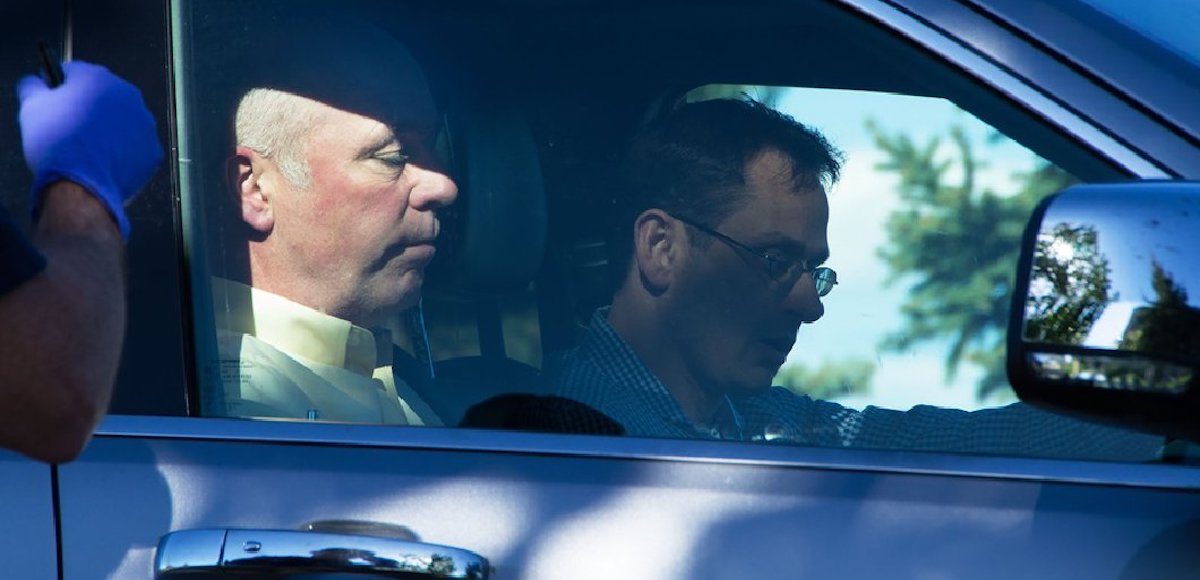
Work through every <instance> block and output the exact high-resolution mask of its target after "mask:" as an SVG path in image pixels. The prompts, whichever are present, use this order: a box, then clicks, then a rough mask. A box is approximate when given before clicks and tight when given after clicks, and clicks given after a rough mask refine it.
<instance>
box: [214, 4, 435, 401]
mask: <svg viewBox="0 0 1200 580" xmlns="http://www.w3.org/2000/svg"><path fill="white" fill-rule="evenodd" d="M299 26H300V28H305V29H307V32H310V33H313V34H315V35H317V36H316V37H315V38H316V40H313V38H314V36H313V35H312V34H304V32H305V30H300V29H298V28H296V27H295V26H292V27H289V26H287V25H285V24H279V23H276V28H275V30H276V32H275V33H272V30H270V29H267V30H262V31H256V34H257V33H259V32H261V34H260V35H259V36H257V37H256V46H263V47H269V48H264V50H267V51H273V53H270V54H267V55H261V54H260V55H259V56H258V59H259V60H258V61H257V68H258V70H257V71H251V73H250V75H249V76H250V77H251V79H250V81H248V82H247V83H246V85H245V86H246V88H247V90H245V91H241V92H240V94H241V96H240V98H239V100H238V101H237V107H236V117H235V130H236V139H235V141H236V142H235V144H234V150H233V155H232V156H231V157H229V158H228V160H227V161H226V168H225V169H226V181H227V184H228V189H229V191H230V192H231V193H232V194H233V204H232V205H233V208H234V209H233V212H234V214H235V215H236V217H237V218H238V220H239V221H240V223H241V226H242V227H241V228H240V229H241V231H242V232H243V233H244V235H245V250H246V255H245V258H246V261H247V264H246V268H245V270H246V271H244V272H243V273H242V274H241V276H238V277H244V278H245V279H241V280H231V279H225V278H218V279H216V280H215V281H214V312H215V315H216V326H217V338H218V347H219V351H220V359H221V378H222V383H223V385H224V392H223V393H221V395H222V396H221V397H219V398H215V399H217V400H222V401H223V403H222V405H223V407H224V408H223V410H222V409H221V408H218V409H217V412H218V413H221V414H225V415H231V416H254V417H286V418H302V419H317V420H329V421H348V422H369V423H391V424H429V423H436V422H437V418H436V417H434V416H433V415H432V413H431V412H430V411H429V409H428V407H427V406H426V405H424V404H423V403H422V402H420V400H419V398H417V397H416V395H415V393H413V392H412V391H411V390H410V389H408V388H407V386H406V385H404V383H403V382H402V381H397V380H395V379H394V377H393V373H392V369H391V354H392V351H393V346H392V342H391V339H390V336H389V335H388V333H387V332H386V331H384V330H381V328H382V327H384V326H386V324H387V323H388V322H389V320H390V319H391V318H392V317H394V316H395V315H396V314H398V313H399V312H401V311H402V310H404V309H407V308H411V307H413V306H415V305H417V303H418V301H419V300H420V292H421V284H422V280H423V277H424V269H425V267H426V266H427V265H428V264H429V262H430V261H431V260H432V259H433V256H434V246H433V242H434V240H435V238H436V237H437V235H438V230H439V222H438V217H437V211H438V210H439V209H440V208H443V207H445V206H447V205H449V204H450V203H452V202H453V201H454V199H455V197H456V195H457V189H456V187H455V184H454V182H453V181H451V180H450V178H449V177H447V176H446V174H445V173H443V172H442V170H441V169H440V168H439V167H438V166H437V164H436V163H435V162H434V160H433V156H432V152H431V151H430V150H429V143H430V142H431V141H432V139H431V136H432V135H433V133H434V131H435V128H436V124H437V115H436V110H435V108H434V103H433V98H432V96H431V95H430V92H429V89H428V86H427V84H426V81H425V79H424V77H423V75H422V73H421V70H420V69H419V67H418V66H417V64H416V62H415V61H414V60H413V58H412V57H411V56H410V55H409V54H408V52H407V51H406V50H405V48H404V47H403V46H401V45H400V44H399V43H398V42H396V41H395V39H393V38H392V37H391V36H389V35H388V34H386V33H384V32H383V31H381V30H379V29H377V28H375V27H373V26H370V25H368V24H366V23H362V22H349V21H345V22H343V21H335V22H327V21H323V22H321V23H320V24H319V25H318V24H314V23H311V22H309V23H305V24H301V25H299ZM262 35H266V36H268V37H269V38H267V39H265V40H264V39H263V38H262ZM272 54H273V55H274V57H275V60H274V61H272V60H271V59H272ZM356 72H357V73H359V74H358V75H355V74H354V73H356ZM351 83H355V84H351ZM226 275H227V276H229V274H226ZM231 277H233V276H231ZM209 399H210V400H212V399H214V397H210V398H209Z"/></svg>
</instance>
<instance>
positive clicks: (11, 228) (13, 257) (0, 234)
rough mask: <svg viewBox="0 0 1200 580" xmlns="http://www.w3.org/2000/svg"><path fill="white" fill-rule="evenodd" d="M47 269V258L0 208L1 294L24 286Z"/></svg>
mask: <svg viewBox="0 0 1200 580" xmlns="http://www.w3.org/2000/svg"><path fill="white" fill-rule="evenodd" d="M45 268H46V258H45V257H44V256H42V253H41V252H39V251H38V250H37V248H35V247H33V244H32V243H30V242H29V239H28V238H26V237H25V235H24V234H22V233H21V230H19V229H18V228H17V224H16V223H14V222H13V220H12V217H11V216H9V215H8V212H6V211H4V208H3V207H0V294H6V293H8V291H10V290H12V289H13V288H16V287H17V286H20V285H21V284H24V283H25V282H26V281H28V280H29V279H30V278H32V277H34V276H35V275H37V273H38V272H41V271H42V270H43V269H45Z"/></svg>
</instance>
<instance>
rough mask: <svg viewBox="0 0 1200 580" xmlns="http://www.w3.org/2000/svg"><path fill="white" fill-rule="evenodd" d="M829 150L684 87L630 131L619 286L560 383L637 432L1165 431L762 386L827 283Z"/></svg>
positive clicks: (913, 438) (1096, 451) (777, 119)
mask: <svg viewBox="0 0 1200 580" xmlns="http://www.w3.org/2000/svg"><path fill="white" fill-rule="evenodd" d="M840 169H841V153H840V152H838V151H837V150H836V149H835V148H834V147H833V146H832V145H830V144H829V143H828V142H827V141H826V140H825V138H824V137H823V136H822V135H821V134H820V133H818V132H817V131H815V130H812V129H810V128H808V127H805V126H804V125H801V124H800V123H797V122H796V121H794V120H793V119H791V118H790V117H788V116H786V115H783V114H781V113H779V112H776V111H774V110H772V109H770V108H768V107H766V106H764V105H761V104H759V103H755V102H753V101H749V100H730V99H721V100H712V101H704V102H699V103H691V104H687V105H683V106H681V107H679V108H677V109H676V110H674V111H673V112H672V113H670V114H669V115H668V116H666V117H665V118H663V119H661V120H659V121H657V122H655V123H653V124H651V125H649V126H648V127H647V128H645V129H644V130H643V131H642V132H641V133H640V134H639V135H638V136H637V137H636V138H635V140H634V143H633V145H632V147H631V149H630V153H629V156H628V159H627V164H626V175H625V179H624V181H625V183H624V184H623V189H622V191H621V195H622V199H619V200H618V203H617V205H618V213H619V216H618V220H619V221H618V224H619V227H618V229H617V232H616V236H617V237H616V239H615V241H614V244H613V250H614V252H613V256H612V257H613V259H612V266H613V272H614V274H616V275H617V277H618V280H617V281H616V286H617V289H616V291H615V294H614V296H613V301H612V306H611V307H608V308H602V309H600V310H599V311H597V313H596V314H595V315H594V317H593V319H592V322H591V324H590V326H589V328H588V332H587V335H586V337H585V338H584V340H583V343H582V344H581V345H580V347H579V348H578V349H576V350H575V351H573V352H572V353H571V354H570V355H569V356H568V357H567V359H566V361H565V362H564V364H563V367H562V372H561V375H560V376H559V377H558V378H557V384H558V388H559V392H560V394H562V395H564V396H567V397H571V398H573V399H575V400H578V401H580V402H582V403H585V404H588V405H590V406H592V407H595V408H596V409H598V410H599V411H601V412H603V413H605V414H607V415H609V416H610V417H612V418H613V419H615V420H616V421H617V422H619V423H621V424H622V425H623V426H624V427H625V429H626V431H627V432H628V434H630V435H635V436H644V437H683V438H716V439H733V440H743V441H756V440H768V441H769V440H783V441H790V442H795V443H803V444H811V445H831V446H851V445H853V446H862V447H883V448H903V449H937V450H941V451H946V450H961V451H973V452H994V453H1018V454H1029V453H1036V454H1040V455H1057V454H1063V455H1073V456H1075V457H1080V456H1095V457H1108V458H1130V457H1133V458H1140V459H1146V458H1150V457H1153V456H1154V454H1155V453H1156V452H1157V450H1158V448H1159V446H1160V443H1161V440H1160V439H1157V438H1152V437H1144V436H1132V435H1130V434H1128V433H1126V432H1124V431H1118V430H1114V429H1109V428H1106V427H1100V426H1095V425H1091V424H1087V423H1082V422H1078V421H1074V420H1071V419H1067V418H1064V417H1060V416H1057V415H1052V414H1050V413H1047V412H1044V411H1040V410H1037V409H1033V408H1031V407H1028V406H1026V405H1023V404H1015V405H1010V406H1008V407H1003V408H999V409H987V410H983V411H977V412H972V413H968V412H965V411H960V410H954V409H941V408H935V407H929V406H918V407H915V408H913V409H912V410H909V411H906V412H902V411H894V410H889V409H880V408H876V407H868V408H867V409H866V410H864V411H857V410H854V409H849V408H846V407H842V406H841V405H838V404H836V403H831V402H828V401H817V400H813V399H811V398H808V397H806V396H802V395H797V394H795V393H793V392H791V391H789V390H787V389H783V388H780V387H772V386H771V380H772V379H773V378H774V376H775V374H776V372H777V371H778V370H779V367H780V366H781V365H782V364H783V362H784V361H785V359H786V357H787V355H788V353H789V351H790V350H791V348H792V344H793V342H794V341H795V338H796V334H797V332H799V331H800V330H801V326H802V325H804V324H811V323H813V322H816V321H817V320H818V319H819V318H821V315H822V314H824V306H823V305H822V303H821V297H822V296H824V295H826V294H828V293H829V292H830V291H831V290H833V288H834V286H835V285H836V284H837V283H838V280H837V274H836V273H835V272H834V271H833V270H832V269H830V268H828V267H825V266H823V265H822V264H823V263H824V262H825V260H826V259H827V258H828V257H829V244H828V241H827V238H826V230H827V226H828V221H829V204H828V202H827V200H826V192H825V187H826V186H827V185H829V184H832V183H833V182H835V181H836V180H837V178H838V176H839V172H840Z"/></svg>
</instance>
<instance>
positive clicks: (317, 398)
mask: <svg viewBox="0 0 1200 580" xmlns="http://www.w3.org/2000/svg"><path fill="white" fill-rule="evenodd" d="M213 311H214V314H215V319H216V327H217V347H218V351H219V353H220V364H221V382H222V384H223V385H224V390H225V392H224V395H225V396H224V402H223V404H224V407H225V413H220V411H219V410H217V411H216V412H217V413H218V414H223V415H225V416H229V417H274V418H289V419H308V420H319V421H338V422H352V423H389V424H397V425H423V424H427V423H436V418H435V417H432V416H431V414H430V413H429V412H428V406H427V405H425V403H424V402H423V401H419V400H416V401H413V403H414V404H415V405H416V406H418V407H419V408H421V409H422V410H425V411H426V412H425V413H422V415H424V417H425V419H422V417H421V416H419V415H418V414H417V412H415V411H414V410H413V406H412V405H410V404H409V403H408V402H406V401H405V400H404V399H403V398H401V396H400V395H399V394H398V392H397V386H399V387H400V389H401V390H402V391H403V392H404V393H405V396H406V397H408V398H410V399H411V398H415V397H416V394H415V393H414V392H413V391H412V389H410V388H408V386H407V385H404V384H401V385H397V384H396V382H395V379H394V378H393V375H392V368H391V363H392V361H391V355H392V344H391V337H390V335H389V334H388V332H387V331H384V330H380V331H375V332H372V331H370V330H367V329H365V328H362V327H359V326H355V325H354V324H351V323H350V322H349V321H346V320H342V319H340V318H336V317H333V316H329V315H328V314H324V313H322V312H318V311H316V310H314V309H312V308H309V307H307V306H303V305H301V304H297V303H295V302H292V301H291V300H288V299H287V298H284V297H282V296H279V295H277V294H272V293H270V292H266V291H264V290H261V289H258V288H251V287H249V286H247V285H245V284H241V283H238V282H233V281H229V280H223V279H220V278H214V279H213ZM210 412H211V411H210Z"/></svg>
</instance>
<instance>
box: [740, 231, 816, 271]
mask: <svg viewBox="0 0 1200 580" xmlns="http://www.w3.org/2000/svg"><path fill="white" fill-rule="evenodd" d="M756 246H757V247H758V248H760V249H778V250H783V251H784V252H786V253H787V254H789V255H790V256H793V257H795V258H797V259H802V260H804V261H805V262H806V263H807V264H808V265H809V266H812V267H816V266H820V265H821V264H824V263H825V262H826V261H827V260H829V248H822V249H821V250H820V251H818V252H817V253H816V255H814V256H813V257H812V258H809V257H808V246H807V245H805V244H804V242H799V241H796V240H793V239H791V238H788V237H786V236H784V235H783V234H774V235H769V236H767V238H766V239H765V240H763V241H761V242H759V243H758V244H756Z"/></svg>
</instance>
